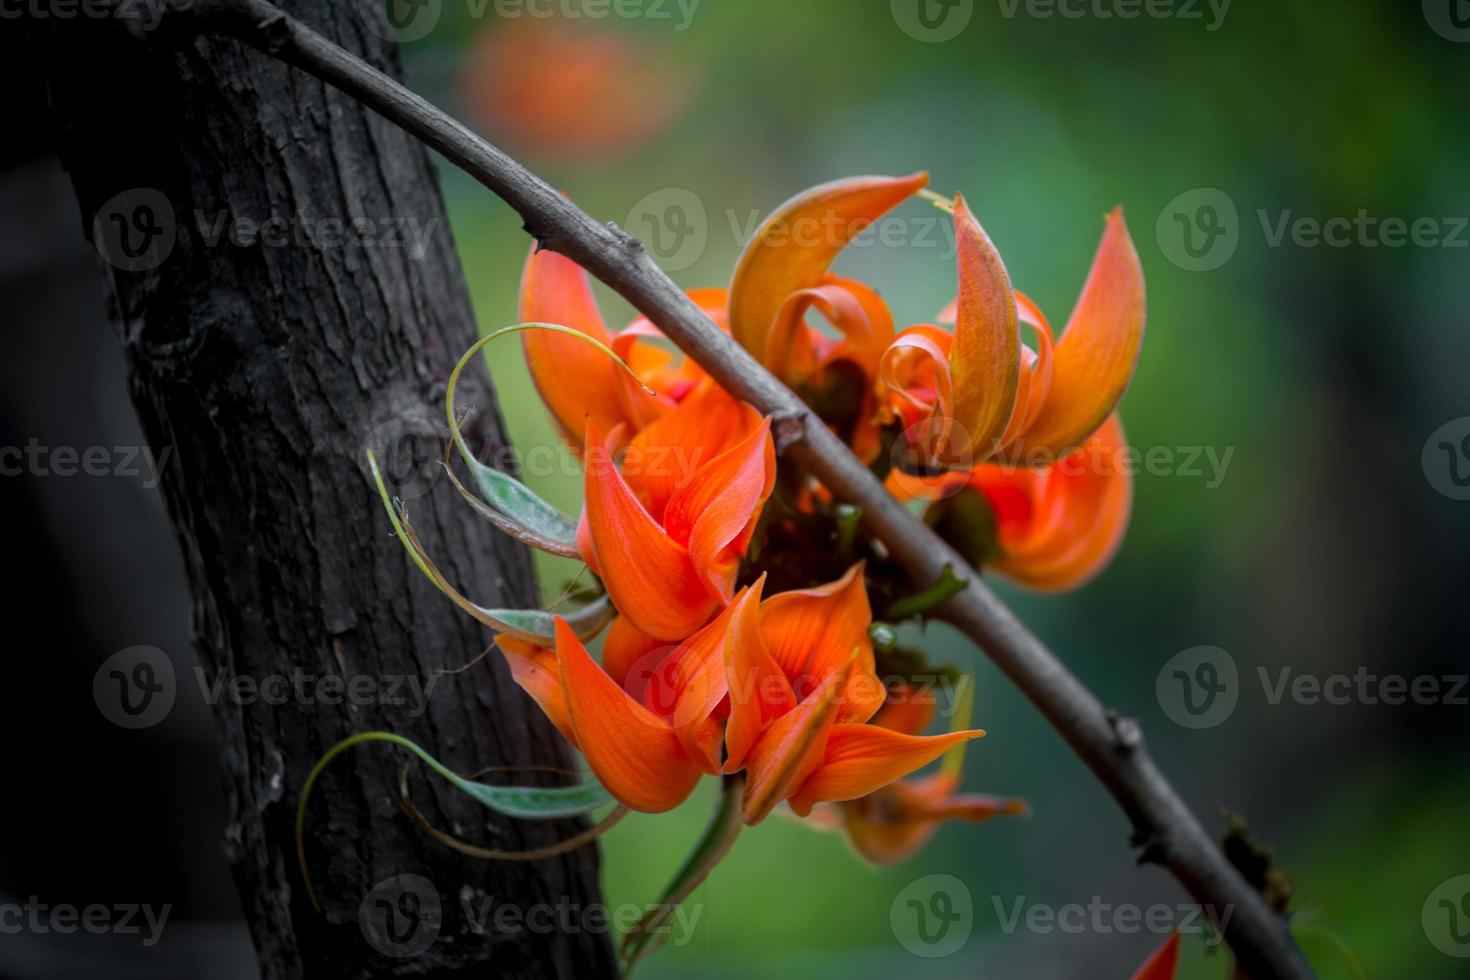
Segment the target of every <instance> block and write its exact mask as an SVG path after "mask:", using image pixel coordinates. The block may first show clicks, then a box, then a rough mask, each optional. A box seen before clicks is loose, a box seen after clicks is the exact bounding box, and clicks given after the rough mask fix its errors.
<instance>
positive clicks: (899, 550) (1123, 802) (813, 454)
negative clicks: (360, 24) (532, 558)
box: [163, 0, 1312, 980]
mask: <svg viewBox="0 0 1470 980" xmlns="http://www.w3.org/2000/svg"><path fill="white" fill-rule="evenodd" d="M179 3H180V6H179V7H178V8H177V9H174V10H170V11H169V12H168V13H167V14H165V15H164V17H165V23H164V25H163V28H164V30H165V31H167V32H168V33H173V32H182V33H183V34H184V35H185V36H187V35H188V34H190V33H197V32H210V33H223V34H228V35H231V36H233V37H235V38H237V39H239V40H241V41H244V42H245V43H247V44H249V45H251V46H253V47H256V48H258V49H259V50H261V51H263V52H264V53H266V54H268V55H270V56H272V57H275V58H278V59H280V60H282V61H285V62H287V63H290V64H292V65H295V66H297V67H299V68H301V69H303V70H304V71H307V72H309V73H310V74H312V75H315V76H316V77H318V78H320V79H322V80H323V81H326V82H328V83H330V84H332V85H334V86H336V87H337V88H340V89H341V90H343V91H344V92H346V93H347V94H349V95H351V96H353V97H354V98H356V99H358V100H359V101H361V102H362V103H363V104H364V105H367V106H368V107H370V108H372V109H374V110H375V111H377V112H379V113H381V114H382V115H383V116H384V117H386V118H387V119H389V120H391V121H392V122H394V123H396V124H397V125H399V126H401V127H402V128H403V129H405V130H407V131H408V132H410V133H412V134H413V135H415V136H417V137H418V138H419V139H421V140H423V141H424V143H426V144H428V145H429V146H431V147H433V148H434V149H435V150H437V151H439V152H440V153H441V154H443V155H444V157H445V158H446V159H448V160H449V161H450V162H451V163H453V164H454V165H456V166H457V167H459V168H460V169H462V170H464V171H465V172H466V173H468V174H470V175H471V176H472V177H474V178H475V179H476V180H478V181H480V182H481V183H482V184H484V185H485V186H486V187H488V188H489V189H490V190H492V191H494V192H495V193H496V194H497V195H498V196H500V197H501V198H502V199H503V200H505V201H506V202H507V203H508V204H510V205H511V207H513V208H514V209H515V210H516V211H517V212H518V213H519V214H520V216H521V217H522V219H523V220H524V221H525V227H526V231H527V232H529V233H530V234H531V235H532V236H534V237H535V239H536V240H537V241H538V242H540V244H541V245H542V247H544V248H549V249H553V250H555V251H557V252H560V253H561V254H563V255H566V256H567V257H568V258H571V259H572V260H574V261H576V262H577V263H578V264H580V265H581V266H582V267H583V268H585V269H587V270H588V271H589V272H590V273H591V274H592V275H594V276H596V277H597V278H598V279H600V280H602V281H603V282H604V283H606V284H607V285H609V286H611V287H612V288H613V289H614V290H616V291H617V292H618V293H620V294H621V295H622V296H623V297H625V298H626V299H627V300H628V301H629V302H630V303H632V305H633V306H634V307H635V308H637V309H638V310H639V311H640V312H641V313H643V314H644V315H645V316H647V317H648V318H649V319H650V320H651V321H652V322H653V323H655V324H657V325H658V327H659V328H660V329H662V330H663V332H664V333H665V334H666V335H667V336H668V337H669V339H671V340H672V341H673V342H674V343H676V344H677V345H678V346H679V347H680V348H681V349H682V350H683V351H684V352H685V353H686V354H688V355H689V356H690V357H692V358H694V360H695V361H697V362H698V363H699V364H700V365H701V366H702V367H703V368H704V369H705V370H706V371H708V372H709V373H710V374H711V375H713V376H714V377H715V378H716V379H717V380H718V381H719V382H720V383H721V384H722V385H724V386H725V388H727V389H728V390H729V391H730V392H732V393H733V394H735V395H737V396H739V397H740V398H742V399H744V400H746V401H748V402H750V403H751V404H752V405H754V406H756V407H757V408H758V409H760V410H761V411H762V412H764V413H766V414H768V415H770V416H772V418H773V419H774V420H775V431H776V432H777V437H778V443H779V445H778V448H780V449H781V450H782V452H784V453H786V454H788V455H789V456H790V457H791V458H792V459H794V460H795V461H796V462H798V463H800V464H801V465H802V466H804V467H806V468H807V469H808V470H809V471H810V472H811V473H812V474H814V475H815V476H816V477H817V478H818V479H820V480H821V481H822V482H823V483H825V484H826V485H827V486H828V487H829V488H830V489H831V490H832V491H833V492H834V493H835V494H836V495H837V496H839V497H841V498H843V499H844V500H847V501H848V502H850V503H852V504H855V505H856V506H858V507H860V508H861V509H862V512H863V519H864V521H865V522H866V523H867V524H868V526H869V528H870V529H871V530H872V532H873V533H874V534H875V535H876V536H877V537H878V538H880V539H881V540H882V541H883V542H884V544H885V545H886V546H887V547H888V549H889V550H890V551H891V553H892V554H893V556H894V557H895V558H896V559H897V561H898V562H899V563H900V564H901V565H902V566H903V567H904V568H905V569H906V570H907V571H908V573H909V574H910V575H911V576H912V578H913V580H914V582H915V583H916V584H917V585H920V586H924V585H928V584H929V583H931V582H933V581H935V580H936V579H938V577H939V576H940V575H941V573H942V572H943V570H944V566H945V565H951V566H953V567H954V568H955V569H956V570H958V572H959V574H960V575H961V577H963V578H964V579H965V580H966V586H965V588H964V590H963V591H962V592H960V593H959V594H958V595H956V596H955V597H954V598H952V599H950V600H949V601H948V602H947V603H945V604H944V606H942V607H941V608H940V609H939V611H938V613H939V616H940V618H942V619H944V620H946V621H948V622H949V623H951V624H952V625H954V626H955V627H956V628H958V629H959V630H961V631H962V632H963V633H964V634H965V635H966V636H968V637H969V638H970V639H972V640H973V641H974V642H975V643H977V644H978V645H979V646H980V647H981V648H982V649H983V650H984V651H985V652H986V654H987V655H989V657H990V658H991V659H992V660H993V661H994V662H995V663H996V665H997V666H998V667H999V668H1000V669H1001V670H1002V671H1003V672H1004V673H1005V674H1006V675H1007V676H1008V677H1009V678H1010V679H1011V680H1012V681H1013V682H1014V683H1015V684H1016V686H1017V687H1019V688H1020V689H1021V691H1022V692H1023V693H1024V694H1025V695H1026V696H1027V697H1028V698H1029V699H1030V700H1031V701H1032V703H1034V704H1035V705H1036V707H1037V708H1038V709H1040V711H1041V712H1042V714H1043V715H1045V716H1046V718H1047V720H1048V721H1049V722H1050V723H1051V724H1052V725H1053V727H1055V728H1056V729H1057V731H1058V732H1059V733H1060V734H1061V735H1062V737H1063V738H1064V739H1065V740H1066V742H1067V744H1068V745H1070V746H1071V747H1072V749H1073V751H1074V752H1076V753H1077V755H1078V756H1079V757H1080V758H1081V759H1082V760H1083V762H1085V763H1086V764H1087V766H1088V768H1090V769H1091V770H1092V772H1093V774H1094V775H1095V776H1096V777H1097V778H1098V780H1099V781H1100V782H1101V783H1102V784H1103V785H1104V786H1105V787H1106V788H1107V790H1108V792H1110V793H1111V794H1112V795H1113V797H1114V799H1115V800H1117V802H1118V804H1119V806H1120V807H1121V808H1122V809H1123V811H1124V813H1125V814H1126V815H1127V816H1128V819H1129V820H1130V821H1131V822H1132V824H1133V828H1134V840H1133V843H1134V845H1135V846H1137V847H1139V848H1141V851H1140V855H1139V857H1140V860H1141V861H1155V862H1158V863H1160V864H1163V865H1164V866H1165V867H1167V868H1168V869H1169V870H1170V871H1171V872H1173V874H1174V876H1175V877H1176V878H1177V879H1178V880H1179V881H1180V882H1181V883H1182V884H1183V885H1184V887H1185V889H1186V890H1187V891H1188V892H1189V894H1190V895H1192V896H1193V897H1194V899H1195V900H1196V901H1198V902H1199V903H1200V904H1201V905H1203V906H1204V907H1205V909H1206V911H1207V912H1209V913H1211V914H1212V918H1213V920H1214V921H1216V922H1227V923H1228V925H1227V926H1226V927H1225V939H1226V941H1227V942H1228V943H1229V944H1230V946H1231V948H1232V950H1233V951H1234V952H1235V954H1236V956H1237V957H1238V959H1239V961H1240V965H1241V966H1242V968H1243V969H1244V970H1245V972H1246V973H1247V974H1248V975H1250V976H1252V977H1254V978H1256V980H1268V978H1303V977H1310V976H1311V975H1312V974H1311V972H1310V970H1309V969H1308V967H1307V965H1306V963H1305V961H1304V959H1303V958H1302V956H1301V953H1300V951H1299V950H1298V949H1297V948H1296V945H1295V943H1294V942H1293V941H1292V938H1291V935H1290V933H1289V931H1288V929H1287V927H1286V924H1285V923H1284V922H1283V921H1282V919H1281V918H1280V917H1279V916H1277V915H1276V914H1275V913H1274V912H1273V911H1272V910H1271V909H1270V908H1269V907H1268V906H1267V904H1266V902H1265V901H1264V900H1263V898H1262V897H1261V895H1260V894H1259V893H1258V892H1256V891H1255V889H1254V888H1252V887H1251V886H1250V884H1249V883H1247V882H1246V880H1245V879H1244V878H1243V877H1242V876H1241V875H1240V873H1239V872H1237V871H1236V870H1235V868H1234V867H1232V866H1231V864H1230V863H1229V862H1228V861H1227V860H1226V858H1225V855H1224V853H1223V851H1222V850H1221V848H1220V847H1219V846H1218V845H1217V844H1216V843H1215V841H1214V840H1212V839H1211V838H1210V836H1209V835H1208V834H1207V833H1206V832H1205V830H1204V829H1203V827H1202V826H1201V825H1200V823H1199V821H1198V820H1196V819H1195V817H1194V815H1193V814H1192V813H1191V812H1190V810H1189V808H1188V807H1187V806H1186V805H1185V804H1184V802H1183V801H1182V800H1181V799H1180V798H1179V795H1178V793H1176V792H1175V790H1174V789H1173V787H1172V786H1171V785H1170V784H1169V782H1168V780H1167V779H1166V778H1165V777H1164V776H1163V774H1162V773H1161V772H1160V771H1159V769H1158V768H1157V766H1156V765H1155V764H1154V762H1153V760H1152V758H1151V757H1150V755H1149V753H1148V751H1147V749H1146V747H1145V745H1144V741H1143V735H1142V732H1141V730H1140V728H1139V726H1138V724H1137V722H1136V721H1134V720H1133V719H1130V718H1124V717H1120V716H1119V715H1118V714H1116V713H1115V712H1113V711H1110V710H1108V709H1107V708H1105V707H1104V706H1103V704H1102V703H1101V702H1100V701H1099V700H1098V699H1097V697H1096V696H1095V695H1093V694H1092V692H1091V691H1089V690H1088V689H1087V688H1086V687H1085V686H1084V685H1083V684H1082V683H1081V682H1080V681H1079V680H1078V679H1077V678H1076V677H1075V676H1074V675H1073V674H1072V673H1071V672H1070V671H1069V670H1068V669H1067V668H1066V666H1065V665H1063V664H1062V662H1061V661H1060V660H1059V659H1057V657H1056V655H1055V654H1053V653H1052V652H1051V651H1050V650H1049V649H1047V647H1046V646H1045V644H1043V643H1042V642H1041V640H1040V639H1038V638H1037V637H1036V636H1035V634H1033V633H1032V632H1031V631H1030V630H1028V629H1027V628H1026V626H1025V625H1024V624H1023V623H1022V622H1021V621H1020V620H1019V619H1018V618H1017V617H1016V615H1015V614H1014V613H1012V612H1011V610H1010V609H1009V608H1008V607H1007V606H1006V605H1005V604H1004V603H1002V602H1001V601H1000V600H999V599H998V598H997V597H996V596H995V594H994V593H993V592H992V591H991V590H990V589H989V588H988V587H986V586H985V585H984V584H983V583H982V582H981V581H980V578H979V576H978V575H977V574H976V573H975V572H974V571H973V570H972V569H970V568H969V567H968V565H967V564H966V563H965V562H964V560H963V559H962V558H961V557H960V556H959V555H958V554H957V553H956V552H955V551H954V550H953V549H952V548H950V547H949V546H948V545H947V544H945V542H944V541H943V540H941V539H940V538H939V537H938V536H937V535H936V534H935V533H934V532H933V531H931V530H930V529H929V528H928V527H926V526H925V525H924V524H923V522H921V521H919V520H918V519H916V518H915V517H913V516H912V515H911V514H909V512H908V511H907V510H906V509H905V508H904V507H903V506H902V505H901V504H899V503H898V502H897V501H896V500H895V499H894V498H893V497H892V496H890V495H889V493H888V492H887V491H886V490H885V489H884V488H883V486H882V484H881V483H879V482H878V480H877V479H876V478H875V477H874V476H873V475H872V474H871V473H870V472H869V470H868V468H867V467H866V466H864V465H863V464H862V463H861V462H860V461H859V460H858V459H857V458H856V457H855V456H853V455H852V453H851V452H849V450H848V448H847V446H846V445H845V444H844V443H843V442H842V441H841V440H840V439H839V438H838V437H837V436H835V435H834V434H832V433H831V432H830V431H829V430H828V429H827V428H826V426H825V425H823V424H822V422H821V420H820V419H818V418H817V417H816V415H815V414H813V413H812V411H811V410H810V409H809V408H808V407H807V406H806V405H805V403H803V402H802V401H801V399H800V398H798V397H797V396H796V395H795V394H794V393H793V392H792V391H791V390H790V389H788V388H787V387H786V386H785V385H783V384H781V382H779V381H778V380H777V379H776V378H775V377H773V376H772V375H771V374H770V373H769V372H768V371H766V370H765V368H764V367H762V366H761V365H760V364H759V363H758V362H757V361H756V360H755V359H754V358H753V357H751V355H750V354H748V353H747V352H746V351H745V350H744V349H743V348H742V347H740V346H739V345H738V344H737V343H736V342H735V341H734V339H732V338H731V337H730V336H729V335H727V334H725V333H723V332H722V331H720V330H719V329H718V328H717V327H716V326H715V325H714V323H712V322H711V321H710V320H709V319H708V318H707V317H706V316H705V315H704V314H703V313H702V312H700V310H699V308H698V307H697V306H696V305H695V304H694V303H693V302H691V301H690V300H689V299H688V298H687V297H686V296H685V295H684V293H683V292H682V291H681V290H680V289H679V287H678V286H677V285H675V284H674V282H673V281H672V280H671V279H669V277H668V276H667V275H665V274H664V273H663V271H662V270H660V269H659V268H658V266H657V264H655V263H654V261H653V260H652V259H651V258H650V257H649V255H648V254H647V252H646V251H645V249H644V247H643V245H642V243H640V242H639V241H638V240H637V239H635V238H633V237H632V236H630V235H628V234H627V233H625V232H624V231H622V230H621V229H619V228H617V227H616V226H615V225H611V224H608V225H604V224H600V223H598V222H597V221H596V220H594V219H593V218H592V217H590V216H589V215H587V214H586V213H585V212H583V211H582V210H581V209H580V208H578V207H577V206H576V205H574V204H572V203H571V202H570V201H568V200H567V199H566V198H564V197H563V196H562V195H561V194H559V193H557V191H556V190H555V189H554V188H552V187H551V186H550V185H548V184H547V183H546V182H545V181H543V180H541V179H540V178H538V177H537V176H535V175H534V174H532V173H531V172H530V171H528V170H527V169H526V168H524V167H522V166H521V165H520V164H519V163H517V162H516V161H515V160H513V159H511V158H510V157H509V156H507V155H506V154H505V153H502V152H501V151H500V150H499V149H497V148H496V147H494V146H492V145H490V144H489V143H488V142H486V141H485V140H483V139H482V138H480V137H479V136H477V135H476V134H475V133H473V132H471V131H470V130H469V129H468V128H466V127H465V126H464V125H462V124H461V123H459V122H458V121H456V120H455V119H453V118H452V117H450V116H449V115H448V114H447V113H445V112H443V111H442V110H440V109H439V108H437V107H435V106H434V105H432V104H430V103H429V102H427V101H426V100H424V99H423V98H421V97H419V96H417V95H415V94H414V93H412V92H410V91H408V90H407V89H406V88H404V87H403V86H402V85H400V84H399V83H398V82H396V81H394V80H393V79H391V78H389V77H388V76H386V75H384V74H383V73H381V72H379V71H377V70H376V69H374V68H372V67H371V66H370V65H368V64H366V63H365V62H363V61H362V60H360V59H358V58H356V57H355V56H353V55H351V54H349V53H347V52H346V51H344V50H342V49H341V48H339V47H338V46H336V45H335V44H333V43H332V42H331V41H329V40H327V39H326V38H324V37H322V36H321V35H319V34H317V33H316V32H314V31H312V30H311V29H310V28H308V27H306V26H305V25H303V24H301V23H300V22H298V21H296V20H294V19H292V18H290V17H288V16H286V15H285V14H284V13H282V12H281V10H280V9H279V8H277V7H275V6H273V5H272V4H270V3H269V2H267V0H208V2H200V0H179Z"/></svg>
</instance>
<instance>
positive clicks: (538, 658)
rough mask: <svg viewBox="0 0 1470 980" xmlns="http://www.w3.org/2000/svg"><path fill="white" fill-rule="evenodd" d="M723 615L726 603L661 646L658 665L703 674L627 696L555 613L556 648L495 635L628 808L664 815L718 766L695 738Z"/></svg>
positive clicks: (525, 683) (519, 679)
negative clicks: (663, 660)
mask: <svg viewBox="0 0 1470 980" xmlns="http://www.w3.org/2000/svg"><path fill="white" fill-rule="evenodd" d="M729 619H730V617H729V613H728V611H727V612H726V613H724V614H722V615H720V616H718V617H716V618H715V620H714V621H713V622H712V623H710V624H709V625H708V626H707V627H705V628H704V629H702V630H700V631H699V632H697V633H695V634H694V635H693V636H691V637H690V638H689V639H687V640H686V641H684V642H683V643H680V644H678V645H674V646H670V647H666V648H665V653H666V656H667V659H668V661H670V663H671V664H674V665H677V669H675V668H665V669H666V670H668V671H669V672H670V673H678V674H680V675H682V676H687V677H691V678H694V679H696V680H703V681H705V682H706V683H705V684H701V683H693V682H690V683H685V684H683V685H681V686H680V687H679V688H678V689H677V690H675V691H673V692H672V696H669V692H666V691H661V689H660V688H659V687H658V686H657V685H651V684H645V685H643V686H642V690H641V692H640V696H638V697H635V696H634V694H632V693H630V691H629V689H628V687H627V681H628V675H627V674H623V675H622V676H615V675H614V674H613V673H610V672H609V671H608V670H605V669H604V668H602V667H599V666H598V665H597V663H596V661H594V660H593V659H592V657H591V656H590V655H589V654H588V653H587V648H586V647H584V646H583V645H582V642H581V641H580V640H579V639H577V635H576V633H574V632H573V631H572V629H571V627H569V626H568V625H567V623H566V621H565V620H563V619H562V618H561V617H557V619H556V648H555V650H554V651H553V650H549V649H546V648H545V647H541V646H538V645H536V644H534V643H528V642H526V641H524V640H518V639H516V638H514V637H511V636H507V635H504V634H502V635H501V636H500V637H498V638H497V640H496V642H497V644H498V645H499V646H500V649H501V652H502V653H504V654H505V657H506V660H507V661H508V662H509V664H510V669H511V675H512V676H513V677H514V678H515V681H516V683H517V684H519V685H520V686H521V687H522V688H523V689H524V690H525V691H526V693H527V694H529V695H531V697H533V698H535V700H536V702H537V703H538V704H539V705H540V706H541V709H542V710H543V711H545V712H546V715H547V717H548V718H550V719H551V721H552V723H553V724H554V725H556V727H557V729H558V730H559V731H560V732H561V733H562V734H563V735H564V736H566V738H567V740H568V741H569V742H571V743H572V745H573V746H575V747H576V748H577V749H579V750H580V751H581V752H582V754H583V755H584V756H586V758H587V763H588V765H590V766H591V767H592V771H593V773H595V774H596V776H597V778H598V780H599V781H600V782H601V783H602V785H603V786H605V787H606V788H607V791H608V792H609V793H611V794H612V795H613V797H614V798H615V799H617V801H618V802H619V803H622V804H623V805H624V806H626V807H628V808H629V809H633V810H639V811H642V812H644V813H662V812H663V811H665V810H671V809H673V808H674V807H676V806H678V805H679V804H680V803H682V802H684V800H685V799H687V798H688V797H689V794H690V793H691V792H693V791H694V786H695V784H696V783H698V782H699V777H700V774H701V773H704V772H707V771H717V767H716V766H714V765H712V764H711V762H710V758H709V756H710V748H711V745H710V742H709V741H708V739H707V738H705V741H704V742H703V743H701V738H704V737H705V736H707V735H708V733H709V732H710V730H711V724H710V722H711V719H710V714H711V711H712V709H711V710H710V711H704V712H702V713H701V712H700V711H699V709H698V706H697V704H696V702H700V698H701V695H702V692H703V690H704V687H705V686H707V681H708V675H709V672H710V670H711V669H713V671H714V672H716V673H722V672H723V667H724V665H723V661H722V659H721V656H720V654H721V651H722V650H723V641H724V636H725V632H726V629H727V626H728V623H729ZM626 666H627V665H626V664H625V665H624V667H625V669H626ZM686 671H687V674H686V673H685V672H686ZM701 703H702V702H701ZM676 719H682V722H680V723H676Z"/></svg>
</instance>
